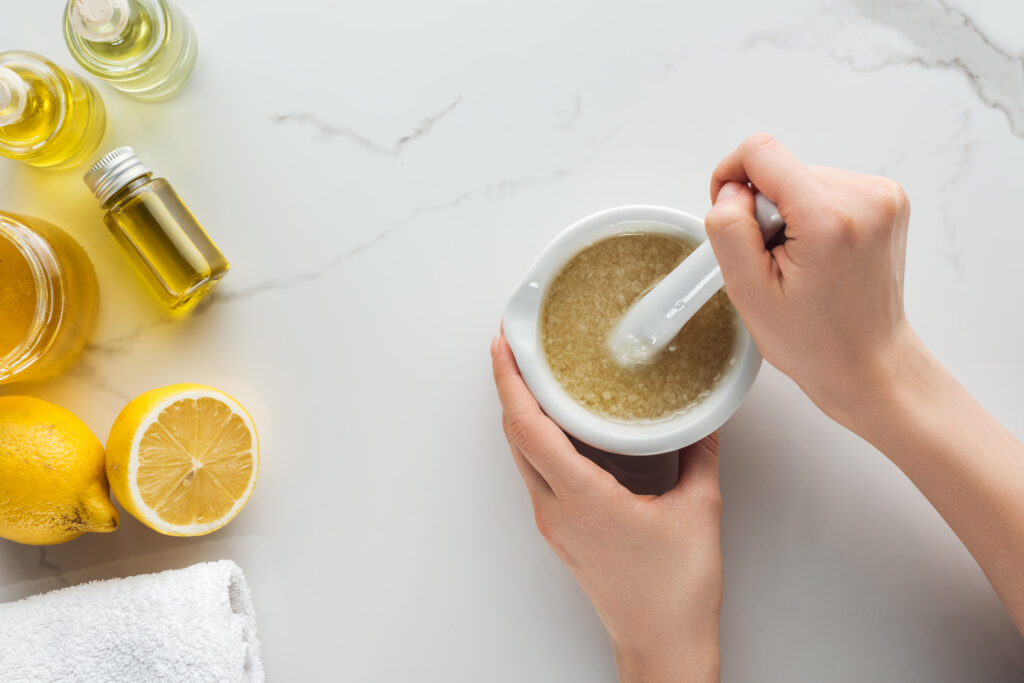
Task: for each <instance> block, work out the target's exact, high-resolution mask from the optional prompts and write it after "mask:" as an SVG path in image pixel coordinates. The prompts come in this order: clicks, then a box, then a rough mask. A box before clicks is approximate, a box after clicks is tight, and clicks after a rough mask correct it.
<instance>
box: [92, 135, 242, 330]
mask: <svg viewBox="0 0 1024 683" xmlns="http://www.w3.org/2000/svg"><path fill="white" fill-rule="evenodd" d="M84 180H85V184H86V185H88V186H89V189H90V190H92V192H93V194H95V195H96V198H97V199H99V200H100V207H101V208H103V209H105V210H106V214H105V215H104V216H103V220H104V222H105V223H106V224H107V227H108V228H109V229H110V231H111V232H112V233H113V234H114V237H116V238H117V240H118V242H120V244H121V247H122V248H123V249H124V251H125V253H126V254H127V255H128V257H129V259H130V260H131V261H132V263H133V265H134V266H135V268H136V270H138V271H139V273H140V274H141V275H142V277H143V279H144V280H146V282H148V283H149V285H150V287H151V288H152V289H153V291H154V292H155V293H156V295H157V296H158V297H159V298H160V300H161V301H163V303H164V304H166V305H167V307H168V308H171V309H178V310H187V309H189V308H191V307H192V306H193V305H194V304H196V303H198V301H199V300H200V299H201V298H202V297H203V296H204V295H205V294H206V293H207V292H209V290H210V288H211V287H213V286H214V285H215V284H217V282H219V281H220V279H221V278H223V277H224V275H226V274H227V272H228V268H229V267H230V265H229V264H228V261H227V259H226V258H224V254H222V253H221V251H220V249H218V248H217V245H216V244H214V243H213V240H211V239H210V236H209V235H208V234H206V231H205V230H203V227H202V226H201V225H200V224H199V222H198V221H196V219H195V216H193V215H192V212H191V211H189V209H188V207H187V206H185V204H184V202H182V201H181V197H179V196H178V194H177V193H176V192H175V191H174V189H173V188H172V187H171V185H170V183H168V182H167V181H166V180H164V179H163V178H154V177H153V172H152V171H151V170H150V169H149V168H147V167H146V166H145V165H144V164H143V163H142V161H140V160H139V158H138V156H136V154H135V151H134V150H133V149H132V148H131V147H119V148H118V149H115V150H114V151H113V152H111V153H110V154H107V155H106V156H104V157H103V158H102V159H100V160H99V161H97V162H96V164H95V165H93V167H92V168H90V169H89V171H88V172H87V173H86V174H85V178H84Z"/></svg>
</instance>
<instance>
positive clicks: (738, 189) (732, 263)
mask: <svg viewBox="0 0 1024 683" xmlns="http://www.w3.org/2000/svg"><path fill="white" fill-rule="evenodd" d="M704 227H705V228H706V229H707V232H708V240H710V242H711V248H712V249H714V250H715V258H716V259H718V265H719V266H721V268H722V277H723V278H724V279H725V288H726V290H727V291H728V292H729V298H730V299H732V301H733V304H736V305H737V306H741V305H742V303H741V302H744V301H749V300H756V299H757V298H758V293H759V292H763V291H764V290H765V288H766V286H767V284H768V281H769V279H770V278H771V276H772V256H771V254H770V253H769V252H768V250H767V249H765V246H764V237H762V235H761V229H760V228H759V227H758V225H757V219H756V218H755V217H754V194H753V192H752V191H751V190H750V187H748V186H747V185H746V184H744V183H737V182H727V183H725V184H724V185H722V189H721V190H719V191H718V197H717V198H716V199H715V205H714V206H712V207H711V210H710V211H708V214H707V216H705V217H704Z"/></svg>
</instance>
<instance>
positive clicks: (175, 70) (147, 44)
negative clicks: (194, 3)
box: [64, 0, 197, 100]
mask: <svg viewBox="0 0 1024 683" xmlns="http://www.w3.org/2000/svg"><path fill="white" fill-rule="evenodd" d="M64 42H65V43H67V46H68V50H69V51H70V52H71V56H72V57H74V58H75V60H76V61H77V62H78V63H79V64H81V65H82V68H83V69H85V70H86V71H88V72H89V73H91V74H93V75H94V76H96V77H98V78H102V79H103V80H105V81H107V82H108V83H110V84H111V85H112V86H114V87H115V88H117V89H118V90H121V91H123V92H125V93H127V94H129V95H133V96H135V97H138V98H140V99H145V100H159V99H163V98H166V97H170V96H171V95H173V94H175V93H176V92H178V90H180V89H181V87H182V86H183V85H184V84H185V81H187V80H188V77H189V75H191V73H192V68H193V67H194V66H195V63H196V50H197V43H196V34H195V30H194V29H193V28H192V24H191V23H190V22H189V20H188V17H186V16H185V13H184V12H182V11H181V9H179V8H178V7H177V6H176V5H174V4H172V3H170V2H168V0H69V2H68V4H67V7H66V8H65V10H64Z"/></svg>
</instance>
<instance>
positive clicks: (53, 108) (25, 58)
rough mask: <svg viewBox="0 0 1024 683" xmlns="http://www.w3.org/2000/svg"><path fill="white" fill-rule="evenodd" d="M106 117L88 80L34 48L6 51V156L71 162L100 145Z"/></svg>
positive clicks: (1, 138)
mask: <svg viewBox="0 0 1024 683" xmlns="http://www.w3.org/2000/svg"><path fill="white" fill-rule="evenodd" d="M106 123H107V114H106V110H105V109H104V107H103V100H101V99H100V96H99V94H97V92H96V91H95V90H94V89H93V87H92V86H91V85H89V84H88V83H86V82H85V81H84V80H82V79H81V78H79V77H78V76H75V75H74V74H73V73H71V72H69V71H64V70H63V69H61V68H60V67H59V66H57V65H56V64H54V63H53V62H51V61H50V60H48V59H46V58H45V57H42V56H41V55H37V54H35V53H34V52H22V51H20V50H12V51H10V52H0V156H5V157H8V158H10V159H17V160H18V161H24V162H25V163H26V164H31V165H33V166H44V167H47V168H71V167H72V166H76V165H78V164H80V163H82V162H83V161H85V159H86V158H87V157H88V156H89V155H91V154H92V153H93V152H94V151H95V150H96V147H97V146H98V145H99V144H100V140H102V138H103V131H104V128H105V127H106Z"/></svg>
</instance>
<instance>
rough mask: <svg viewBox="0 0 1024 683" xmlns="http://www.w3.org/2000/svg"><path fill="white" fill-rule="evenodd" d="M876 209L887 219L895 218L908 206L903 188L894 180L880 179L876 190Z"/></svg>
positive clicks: (908, 202)
mask: <svg viewBox="0 0 1024 683" xmlns="http://www.w3.org/2000/svg"><path fill="white" fill-rule="evenodd" d="M877 203H878V207H879V208H880V209H881V210H882V213H884V214H885V216H886V217H887V218H890V219H892V218H896V217H897V216H899V215H900V214H902V213H903V212H904V211H905V210H906V209H907V207H908V206H909V205H910V201H909V200H908V199H907V193H906V192H905V191H904V190H903V186H902V185H900V184H899V183H898V182H896V181H895V180H891V179H889V178H881V179H880V180H879V182H878V190H877Z"/></svg>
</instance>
